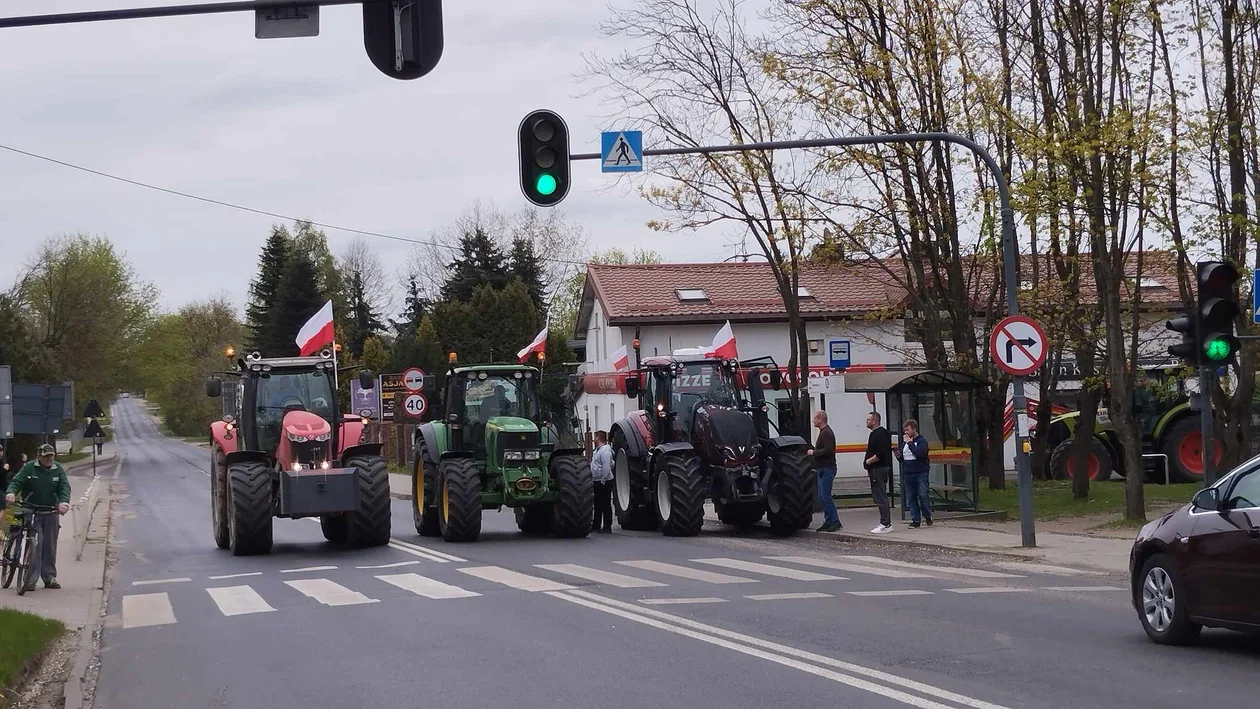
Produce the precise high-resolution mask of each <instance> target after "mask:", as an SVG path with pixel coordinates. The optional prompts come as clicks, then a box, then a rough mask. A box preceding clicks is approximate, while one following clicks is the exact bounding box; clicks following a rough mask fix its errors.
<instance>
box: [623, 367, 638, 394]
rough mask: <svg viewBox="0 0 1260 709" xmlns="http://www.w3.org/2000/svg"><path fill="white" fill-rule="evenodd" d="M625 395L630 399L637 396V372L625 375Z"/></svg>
mask: <svg viewBox="0 0 1260 709" xmlns="http://www.w3.org/2000/svg"><path fill="white" fill-rule="evenodd" d="M626 396H627V397H628V398H631V399H637V398H639V375H638V373H637V372H636V373H634V374H631V375H629V376H627V377H626Z"/></svg>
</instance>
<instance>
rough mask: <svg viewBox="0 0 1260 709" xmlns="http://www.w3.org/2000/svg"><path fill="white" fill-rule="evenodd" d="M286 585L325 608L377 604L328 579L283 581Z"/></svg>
mask: <svg viewBox="0 0 1260 709" xmlns="http://www.w3.org/2000/svg"><path fill="white" fill-rule="evenodd" d="M285 584H286V585H289V586H292V587H293V588H296V589H297V590H298V591H301V592H302V594H303V595H306V596H310V597H311V598H314V599H315V600H317V601H319V602H320V603H323V604H324V605H326V606H353V605H356V604H359V603H377V602H378V601H377V600H376V599H375V598H368V597H367V596H365V595H363V594H362V593H359V592H358V591H351V590H350V589H348V588H346V587H345V586H342V585H341V584H339V583H333V582H332V581H329V580H328V579H300V580H298V581H285Z"/></svg>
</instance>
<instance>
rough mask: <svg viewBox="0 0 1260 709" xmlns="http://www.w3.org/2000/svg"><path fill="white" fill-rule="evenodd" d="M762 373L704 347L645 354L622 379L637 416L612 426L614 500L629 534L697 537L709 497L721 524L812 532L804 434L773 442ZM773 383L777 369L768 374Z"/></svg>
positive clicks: (811, 491)
mask: <svg viewBox="0 0 1260 709" xmlns="http://www.w3.org/2000/svg"><path fill="white" fill-rule="evenodd" d="M761 374H762V370H761V369H760V368H759V367H753V368H751V369H742V368H741V367H740V364H739V362H738V361H736V360H733V359H732V360H722V359H713V358H709V357H705V356H704V354H703V353H701V352H700V351H699V350H679V351H677V352H675V353H674V354H673V355H671V356H657V357H649V358H647V359H645V360H643V361H642V362H641V363H640V364H639V366H638V368H637V369H636V370H635V371H632V372H631V373H630V374H629V375H628V376H627V377H626V380H625V382H626V395H627V396H629V397H631V398H636V399H638V400H639V410H638V411H633V412H631V413H630V414H629V415H627V416H626V417H625V418H624V419H622V420H620V421H618V422H617V423H615V424H613V426H612V430H611V431H610V432H609V433H610V439H611V443H612V447H613V480H614V483H615V484H614V499H615V505H616V512H617V522H618V523H619V524H620V525H621V527H622V528H624V529H632V530H655V529H660V530H661V531H663V532H664V533H665V534H666V535H669V536H694V535H696V534H699V532H700V528H701V526H702V525H703V524H704V501H705V498H706V497H707V498H710V499H712V500H713V506H714V508H715V510H716V512H717V515H718V519H719V520H720V521H722V522H723V523H724V524H730V525H734V526H737V527H748V526H751V525H753V524H756V523H757V522H759V521H761V519H762V517H763V516H768V517H769V521H770V528H771V529H772V530H773V531H774V532H775V533H777V534H781V535H784V536H787V535H791V534H794V533H796V531H797V530H799V529H801V528H803V527H807V526H808V525H809V523H810V520H811V519H812V517H813V511H814V509H813V505H814V495H815V488H816V485H815V483H814V477H813V471H812V469H811V468H810V467H809V465H808V464H807V462H806V457H805V451H806V450H807V448H808V443H807V442H806V441H805V439H803V438H801V437H799V436H773V437H772V436H771V435H770V423H769V418H768V416H767V404H766V400H765V394H764V391H763V389H762V382H761ZM769 376H770V380H771V382H772V383H774V384H775V385H776V386H777V385H778V382H780V381H781V377H779V372H778V370H777V369H774V370H771V371H770V372H769Z"/></svg>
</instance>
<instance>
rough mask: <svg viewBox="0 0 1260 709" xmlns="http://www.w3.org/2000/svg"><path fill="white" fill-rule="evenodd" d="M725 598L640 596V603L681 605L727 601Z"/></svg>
mask: <svg viewBox="0 0 1260 709" xmlns="http://www.w3.org/2000/svg"><path fill="white" fill-rule="evenodd" d="M726 602H727V601H726V599H725V598H714V597H713V596H705V597H703V598H640V599H639V603H646V604H647V605H649V606H681V605H687V604H691V603H726Z"/></svg>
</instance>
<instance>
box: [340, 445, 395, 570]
mask: <svg viewBox="0 0 1260 709" xmlns="http://www.w3.org/2000/svg"><path fill="white" fill-rule="evenodd" d="M345 465H346V467H347V468H354V469H355V482H356V483H357V484H358V486H359V506H358V508H357V509H355V510H353V511H351V512H350V513H349V514H347V515H346V541H347V542H349V543H350V544H351V545H352V546H356V547H380V546H385V545H386V544H389V535H390V531H391V524H392V521H393V520H392V514H391V512H390V504H389V471H388V470H387V469H386V468H385V459H384V458H382V457H380V456H379V455H356V456H351V457H350V458H347V459H346V461H345Z"/></svg>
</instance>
